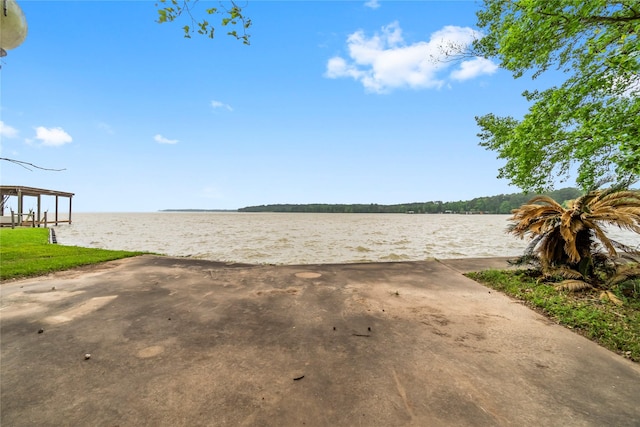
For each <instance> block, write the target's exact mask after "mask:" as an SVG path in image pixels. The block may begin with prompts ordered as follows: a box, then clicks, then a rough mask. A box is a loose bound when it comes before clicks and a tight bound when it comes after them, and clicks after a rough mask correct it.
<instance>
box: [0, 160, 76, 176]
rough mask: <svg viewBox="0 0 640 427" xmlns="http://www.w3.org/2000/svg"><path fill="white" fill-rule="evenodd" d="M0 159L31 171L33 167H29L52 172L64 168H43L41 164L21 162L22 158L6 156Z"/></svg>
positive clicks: (60, 170)
mask: <svg viewBox="0 0 640 427" xmlns="http://www.w3.org/2000/svg"><path fill="white" fill-rule="evenodd" d="M0 160H4V161H6V162H9V163H14V164H16V165H18V166H22V167H23V168H25V169H27V170H30V171H33V169H31V168H35V169H40V170H44V171H53V172H62V171H64V170H66V169H52V168H45V167H42V166H38V165H34V164H33V163H29V162H23V161H22V160H16V159H8V158H6V157H0Z"/></svg>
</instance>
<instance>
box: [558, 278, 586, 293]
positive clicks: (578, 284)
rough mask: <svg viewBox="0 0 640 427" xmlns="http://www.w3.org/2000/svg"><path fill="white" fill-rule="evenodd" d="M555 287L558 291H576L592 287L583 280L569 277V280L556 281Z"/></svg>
mask: <svg viewBox="0 0 640 427" xmlns="http://www.w3.org/2000/svg"><path fill="white" fill-rule="evenodd" d="M555 288H556V289H558V290H560V291H571V292H576V291H583V290H585V289H592V288H593V286H591V285H590V284H589V283H587V282H585V281H584V280H574V279H570V280H563V281H562V282H560V283H558V284H557V285H556V286H555Z"/></svg>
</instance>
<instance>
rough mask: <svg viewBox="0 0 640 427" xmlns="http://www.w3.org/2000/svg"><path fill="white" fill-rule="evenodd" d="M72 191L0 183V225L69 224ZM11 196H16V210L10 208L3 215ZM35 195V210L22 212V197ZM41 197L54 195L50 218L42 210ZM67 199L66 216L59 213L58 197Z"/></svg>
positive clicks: (35, 225)
mask: <svg viewBox="0 0 640 427" xmlns="http://www.w3.org/2000/svg"><path fill="white" fill-rule="evenodd" d="M73 196H74V193H69V192H65V191H56V190H48V189H44V188H34V187H24V186H17V185H0V201H1V205H0V227H20V226H22V227H40V226H44V227H47V226H48V225H58V224H64V223H68V224H71V200H72V198H73ZM12 197H16V198H17V202H18V204H17V212H14V211H13V210H11V214H10V215H6V216H5V207H6V206H7V205H8V202H9V201H10V200H11V198H12ZM25 197H35V198H36V199H37V210H36V211H35V212H34V211H33V210H30V211H29V212H26V213H25V212H24V198H25ZM42 197H55V212H54V217H53V218H51V217H50V216H49V215H48V212H42ZM60 198H67V199H68V200H69V210H68V212H69V214H68V216H67V217H66V218H63V217H61V216H60V215H59V199H60Z"/></svg>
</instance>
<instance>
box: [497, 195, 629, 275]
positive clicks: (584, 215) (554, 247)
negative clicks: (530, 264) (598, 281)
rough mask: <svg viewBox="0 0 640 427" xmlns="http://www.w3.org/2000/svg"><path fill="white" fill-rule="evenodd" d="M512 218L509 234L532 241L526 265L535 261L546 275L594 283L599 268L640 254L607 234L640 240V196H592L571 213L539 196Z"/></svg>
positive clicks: (573, 205)
mask: <svg viewBox="0 0 640 427" xmlns="http://www.w3.org/2000/svg"><path fill="white" fill-rule="evenodd" d="M512 213H513V216H512V217H511V218H510V220H511V221H513V223H512V224H511V226H510V227H509V229H508V231H509V232H510V233H512V234H515V235H516V236H518V237H521V238H524V237H525V236H528V237H531V238H532V241H531V243H530V244H529V246H528V247H527V250H526V252H525V255H524V256H523V257H521V259H520V262H521V263H524V262H527V261H531V260H532V259H535V260H537V261H539V263H540V264H541V266H542V269H543V272H545V273H550V272H554V271H555V272H557V271H564V272H565V274H564V276H565V277H567V278H572V279H577V278H580V279H583V280H588V279H593V274H594V265H596V264H603V263H606V262H610V261H612V260H617V259H620V255H623V254H624V255H627V254H640V251H639V249H638V248H631V247H628V246H626V245H624V244H622V243H620V242H616V241H615V240H613V239H610V238H609V237H607V235H606V233H605V230H604V227H605V226H617V227H620V228H622V229H626V230H631V231H633V232H636V233H639V234H640V191H634V190H625V189H620V188H616V187H614V188H610V189H607V190H592V191H589V192H587V193H586V194H584V195H583V196H581V197H579V198H578V199H576V200H574V201H573V202H572V203H571V204H570V207H569V208H565V207H563V206H562V205H561V204H559V203H558V202H556V201H555V200H553V199H551V198H550V197H547V196H537V197H534V198H533V199H531V200H530V201H529V202H528V203H527V204H525V205H523V206H521V207H520V208H518V209H515V210H513V212H512ZM603 249H604V250H603ZM618 251H620V252H621V254H619V252H618Z"/></svg>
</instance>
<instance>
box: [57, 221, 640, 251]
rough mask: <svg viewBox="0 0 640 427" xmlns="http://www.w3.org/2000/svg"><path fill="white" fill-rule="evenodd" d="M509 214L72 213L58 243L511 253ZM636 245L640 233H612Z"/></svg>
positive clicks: (516, 244)
mask: <svg viewBox="0 0 640 427" xmlns="http://www.w3.org/2000/svg"><path fill="white" fill-rule="evenodd" d="M508 218H509V216H508V215H418V214H416V215H406V214H313V213H301V214H298V213H236V212H228V213H227V212H215V213H209V212H202V213H182V212H179V213H178V212H176V213H174V212H156V213H77V214H74V216H73V223H72V224H71V225H68V224H61V225H59V226H57V227H55V231H56V235H57V238H58V243H60V244H63V245H75V246H85V247H95V248H105V249H125V250H140V251H149V252H155V253H162V254H166V255H172V256H189V257H193V258H201V259H209V260H216V261H229V262H231V261H233V262H243V263H254V264H261V263H268V264H326V263H354V262H380V261H420V260H426V259H429V258H441V259H447V258H468V257H494V256H516V255H520V254H522V251H523V249H524V248H525V247H526V245H527V241H523V240H520V239H517V238H515V237H513V236H510V235H508V234H506V232H505V230H506V227H507V225H508V221H507V219H508ZM612 232H613V234H612V237H615V238H617V239H620V240H621V241H623V242H624V243H627V244H631V245H633V246H640V236H637V235H634V234H632V233H628V232H620V231H618V230H612Z"/></svg>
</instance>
